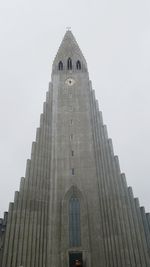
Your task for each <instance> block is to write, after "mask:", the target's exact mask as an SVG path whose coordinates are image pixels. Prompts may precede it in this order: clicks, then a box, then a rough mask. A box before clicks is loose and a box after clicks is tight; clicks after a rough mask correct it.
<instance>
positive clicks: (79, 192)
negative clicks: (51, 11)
mask: <svg viewBox="0 0 150 267" xmlns="http://www.w3.org/2000/svg"><path fill="white" fill-rule="evenodd" d="M68 58H70V59H71V60H72V69H69V70H68V63H67V61H68ZM78 60H79V61H80V63H81V69H80V68H79V69H77V66H76V63H77V61H78ZM60 61H61V62H62V64H60V65H61V70H59V62H60ZM69 64H70V63H69ZM69 66H71V65H69ZM62 68H63V69H62ZM73 194H74V195H75V196H76V197H77V198H78V199H79V201H80V225H81V244H80V246H79V247H70V243H69V199H70V198H71V196H72V195H73ZM149 236H150V220H149V216H148V215H146V214H145V211H143V209H142V210H140V207H139V204H138V202H137V200H134V196H133V193H132V190H131V188H129V189H128V187H127V185H126V180H125V176H124V174H121V172H120V168H119V162H118V158H117V157H116V156H114V153H113V146H112V142H111V140H110V139H108V136H107V129H106V126H105V125H104V124H103V121H102V114H101V112H100V111H99V108H98V103H97V101H96V99H95V95H94V91H93V90H92V87H91V82H90V81H89V76H88V71H87V64H86V61H85V59H84V57H83V54H82V52H81V50H80V49H79V47H78V44H77V43H76V41H75V39H74V37H73V35H72V33H71V32H70V31H67V32H66V35H65V37H64V39H63V41H62V44H61V46H60V48H59V50H58V53H57V55H56V57H55V60H54V63H53V70H52V82H51V83H50V86H49V91H48V93H47V95H46V102H45V103H44V108H43V113H42V115H41V119H40V127H39V128H38V129H37V135H36V141H35V142H33V145H32V153H31V159H30V160H28V161H27V169H26V175H25V178H22V179H21V184H20V190H19V192H16V194H15V199H14V203H11V204H10V207H9V213H8V222H7V229H6V233H5V242H4V244H3V258H2V264H1V265H2V267H19V266H20V265H21V266H23V267H35V266H36V267H60V266H63V267H64V266H69V252H73V251H74V252H76V251H77V252H82V257H83V264H84V266H87V267H91V266H95V267H121V266H122V267H127V266H128V267H129V266H130V267H149V266H150V258H149V254H148V246H149V242H150V238H149Z"/></svg>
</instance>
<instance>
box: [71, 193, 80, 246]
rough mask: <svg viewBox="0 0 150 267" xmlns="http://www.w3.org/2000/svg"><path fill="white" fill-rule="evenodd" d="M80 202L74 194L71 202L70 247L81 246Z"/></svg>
mask: <svg viewBox="0 0 150 267" xmlns="http://www.w3.org/2000/svg"><path fill="white" fill-rule="evenodd" d="M80 228H81V227H80V201H79V199H78V198H77V197H76V196H75V195H74V194H73V195H72V197H71V198H70V200H69V243H70V247H78V246H80V245H81V229H80Z"/></svg>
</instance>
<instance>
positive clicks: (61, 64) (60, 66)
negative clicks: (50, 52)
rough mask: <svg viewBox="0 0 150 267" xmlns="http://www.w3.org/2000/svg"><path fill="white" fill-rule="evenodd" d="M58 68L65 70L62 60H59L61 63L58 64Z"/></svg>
mask: <svg viewBox="0 0 150 267" xmlns="http://www.w3.org/2000/svg"><path fill="white" fill-rule="evenodd" d="M58 69H59V70H63V63H62V61H60V62H59V64H58Z"/></svg>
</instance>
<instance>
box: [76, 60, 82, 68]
mask: <svg viewBox="0 0 150 267" xmlns="http://www.w3.org/2000/svg"><path fill="white" fill-rule="evenodd" d="M76 67H77V70H81V62H80V61H79V60H78V61H77V63H76Z"/></svg>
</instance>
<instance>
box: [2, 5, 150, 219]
mask: <svg viewBox="0 0 150 267" xmlns="http://www.w3.org/2000/svg"><path fill="white" fill-rule="evenodd" d="M67 26H71V28H72V32H73V34H74V35H75V37H76V39H77V42H78V44H79V46H80V48H81V50H82V51H83V54H84V55H85V58H86V60H87V63H88V68H89V75H90V79H91V80H92V84H93V88H94V89H95V91H96V96H97V99H98V100H99V106H100V109H101V110H102V112H103V118H104V122H105V124H106V125H107V127H108V134H109V137H111V138H112V140H113V144H114V150H115V154H117V155H118V156H119V159H120V166H121V170H122V172H125V173H126V176H127V182H128V185H131V186H132V187H133V190H134V195H135V196H138V197H139V199H140V203H141V205H145V206H146V210H147V211H150V194H149V191H150V138H149V136H150V120H149V117H150V104H149V102H150V101H149V98H150V1H149V0H147V1H145V0H142V1H141V0H126V1H120V0H114V1H112V0H106V1H99V0H92V1H91V0H80V1H79V0H76V1H71V0H70V1H69V0H63V1H58V0H55V1H51V0H47V1H46V0H42V1H38V0H36V1H35V0H13V1H12V0H5V1H4V0H3V1H2V0H1V4H0V74H1V75H0V125H1V131H0V148H1V149H0V215H1V216H2V214H3V212H4V211H5V210H7V209H8V204H9V202H10V201H13V196H14V191H15V190H18V188H19V183H20V177H21V176H24V173H25V166H26V159H27V158H30V151H31V143H32V141H34V140H35V132H36V127H38V126H39V118H40V113H41V112H42V104H43V102H44V101H45V94H46V91H47V89H48V82H49V81H50V79H51V66H52V62H53V59H54V57H55V54H56V52H57V50H58V47H59V45H60V42H61V40H62V38H63V35H64V34H65V30H66V27H67Z"/></svg>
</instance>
